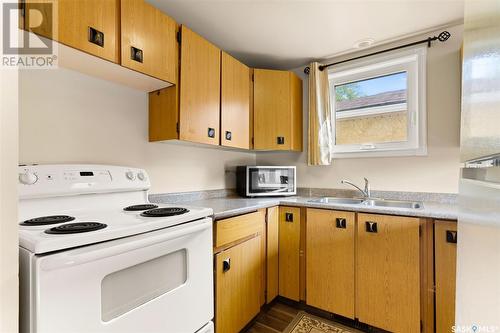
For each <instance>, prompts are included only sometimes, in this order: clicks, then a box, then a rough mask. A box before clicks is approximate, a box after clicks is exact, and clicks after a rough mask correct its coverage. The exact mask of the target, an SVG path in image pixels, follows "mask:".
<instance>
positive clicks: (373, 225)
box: [365, 221, 378, 233]
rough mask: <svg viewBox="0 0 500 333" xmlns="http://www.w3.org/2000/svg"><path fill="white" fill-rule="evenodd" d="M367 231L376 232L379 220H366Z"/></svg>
mask: <svg viewBox="0 0 500 333" xmlns="http://www.w3.org/2000/svg"><path fill="white" fill-rule="evenodd" d="M365 227H366V232H373V233H376V232H377V231H378V230H377V222H371V221H366V222H365Z"/></svg>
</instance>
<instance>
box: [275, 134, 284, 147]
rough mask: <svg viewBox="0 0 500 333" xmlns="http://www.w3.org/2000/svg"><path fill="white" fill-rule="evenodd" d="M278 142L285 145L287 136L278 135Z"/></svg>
mask: <svg viewBox="0 0 500 333" xmlns="http://www.w3.org/2000/svg"><path fill="white" fill-rule="evenodd" d="M276 142H277V143H278V144H279V145H284V144H285V137H284V136H278V137H277V138H276Z"/></svg>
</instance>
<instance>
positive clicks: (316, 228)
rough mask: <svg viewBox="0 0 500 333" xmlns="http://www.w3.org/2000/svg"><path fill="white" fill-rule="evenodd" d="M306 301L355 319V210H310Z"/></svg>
mask: <svg viewBox="0 0 500 333" xmlns="http://www.w3.org/2000/svg"><path fill="white" fill-rule="evenodd" d="M306 225H307V227H306V259H307V260H306V263H307V266H306V290H307V293H306V302H307V304H308V305H311V306H314V307H316V308H320V309H322V310H326V311H329V312H332V313H335V314H338V315H341V316H344V317H348V318H351V319H354V276H355V275H354V234H355V228H356V225H355V213H352V212H341V211H334V210H324V209H311V208H308V209H307V215H306Z"/></svg>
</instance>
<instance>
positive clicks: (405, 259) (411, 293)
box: [356, 214, 420, 333]
mask: <svg viewBox="0 0 500 333" xmlns="http://www.w3.org/2000/svg"><path fill="white" fill-rule="evenodd" d="M419 228H420V219H418V218H412V217H400V216H386V215H375V214H358V225H357V239H356V247H357V252H356V317H357V318H358V319H359V321H360V322H363V323H366V324H369V325H372V326H375V327H378V328H382V329H384V330H388V331H391V332H405V333H412V332H420V236H419Z"/></svg>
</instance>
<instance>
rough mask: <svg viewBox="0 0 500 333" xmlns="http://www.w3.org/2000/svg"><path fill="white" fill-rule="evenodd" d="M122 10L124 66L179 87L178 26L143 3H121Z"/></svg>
mask: <svg viewBox="0 0 500 333" xmlns="http://www.w3.org/2000/svg"><path fill="white" fill-rule="evenodd" d="M99 2H100V3H107V1H99ZM120 10H121V16H120V17H121V64H122V66H124V67H128V68H130V69H133V70H136V71H138V72H141V73H144V74H147V75H150V76H153V77H156V78H158V79H161V80H164V81H168V82H170V83H173V84H175V83H177V76H178V55H179V53H178V52H179V51H178V44H177V31H178V27H177V23H176V22H175V21H174V20H173V19H172V18H170V17H169V16H167V15H165V14H164V13H162V12H161V11H160V10H158V9H156V8H155V7H153V6H151V5H150V4H148V3H146V2H145V1H144V0H121V6H120Z"/></svg>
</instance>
